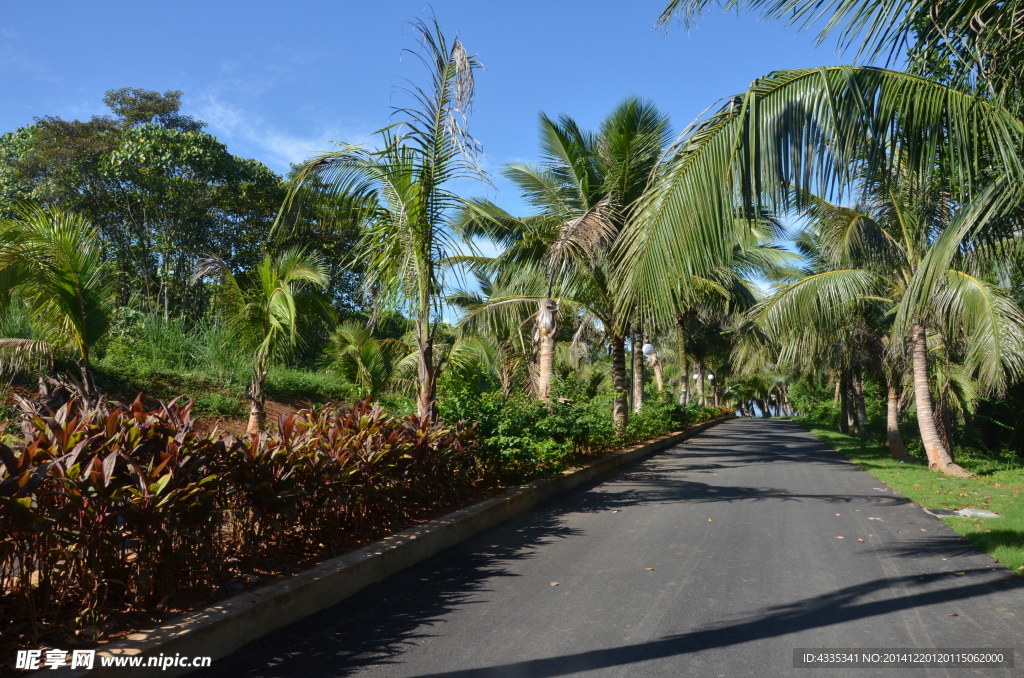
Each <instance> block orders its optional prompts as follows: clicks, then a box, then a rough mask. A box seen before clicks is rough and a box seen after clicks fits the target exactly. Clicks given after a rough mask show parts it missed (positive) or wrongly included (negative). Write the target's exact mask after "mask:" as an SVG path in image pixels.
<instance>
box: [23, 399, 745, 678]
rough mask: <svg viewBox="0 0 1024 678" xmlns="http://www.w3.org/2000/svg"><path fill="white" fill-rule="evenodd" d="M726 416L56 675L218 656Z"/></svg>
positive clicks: (209, 611) (109, 648)
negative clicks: (122, 661) (128, 662)
mask: <svg viewBox="0 0 1024 678" xmlns="http://www.w3.org/2000/svg"><path fill="white" fill-rule="evenodd" d="M734 418H735V415H731V414H729V415H723V416H721V417H718V418H716V419H712V420H711V421H707V422H704V423H702V424H698V425H697V426H694V427H692V428H689V429H687V430H685V431H681V432H677V433H670V434H668V435H665V436H662V437H660V438H656V439H654V440H653V441H650V442H647V443H642V444H639V445H634V446H632V447H628V448H626V449H625V450H622V451H619V452H613V453H611V454H608V455H606V456H604V457H602V458H600V459H598V460H597V461H595V462H594V463H592V464H590V465H588V466H585V467H583V468H580V469H570V470H567V471H565V472H563V473H562V475H560V476H558V477H555V478H543V479H540V480H534V481H532V482H529V483H526V484H524V485H520V486H519V487H516V488H513V489H510V490H508V491H507V492H505V493H504V494H502V495H501V496H498V497H494V498H491V499H487V500H484V501H482V502H479V503H477V504H474V505H472V506H468V507H466V508H463V509H460V510H458V511H454V512H452V513H449V514H447V515H445V516H442V517H441V518H437V519H435V520H431V521H428V522H426V523H423V524H422V525H419V526H417V527H413V528H409V529H407V530H404V531H402V532H398V533H396V534H393V535H390V536H388V537H385V538H383V539H381V540H379V541H376V542H374V543H372V544H369V545H367V546H364V547H363V548H361V549H358V550H356V551H352V552H350V553H346V554H345V555H342V556H338V557H336V558H332V559H330V560H327V561H324V562H323V563H320V564H319V565H317V566H315V567H313V568H311V569H309V570H306V571H305V572H300V573H299V574H296V575H292V576H290V577H287V578H285V579H282V580H280V581H277V582H274V583H272V584H268V585H267V586H263V587H260V588H257V589H255V590H253V591H249V592H246V593H241V594H239V595H236V596H232V597H230V598H227V599H225V600H223V601H221V602H219V603H215V604H213V605H211V606H209V607H206V608H204V609H201V610H196V611H195V612H191V613H189V614H186V615H183V616H181V617H178V618H176V619H174V620H171V621H170V622H169V623H167V624H165V625H163V626H160V627H158V628H155V629H151V630H147V631H141V632H138V633H133V634H131V635H130V636H128V637H127V639H126V640H123V641H119V642H117V643H112V644H110V645H106V646H103V647H102V648H98V649H97V652H96V654H97V661H96V666H95V668H94V669H93V670H89V671H86V670H76V671H74V672H71V673H66V674H62V675H65V676H68V678H71V677H75V678H79V677H81V678H84V677H85V676H108V675H109V676H115V675H120V673H119V671H120V672H123V669H120V668H117V667H109V668H107V669H106V670H104V669H103V668H102V667H101V666H100V665H99V657H100V656H103V655H107V656H110V655H126V656H135V655H143V656H147V657H148V656H153V655H157V654H161V653H162V654H163V655H165V656H168V655H171V656H173V655H174V654H176V653H180V654H181V655H184V656H193V657H198V656H209V657H212V658H213V660H217V659H222V658H224V657H226V656H227V655H229V654H231V653H233V652H235V651H236V650H238V649H240V648H242V647H244V646H245V645H248V644H249V643H252V642H254V641H256V640H257V639H259V638H261V637H263V636H265V635H267V634H269V633H272V632H274V631H276V630H278V629H280V628H282V627H285V626H287V625H289V624H293V623H295V622H297V621H299V620H301V619H304V618H306V617H308V616H310V615H312V614H315V613H317V612H320V611H321V610H324V609H326V608H328V607H331V606H333V605H337V604H338V603H340V602H342V601H343V600H345V599H346V598H348V597H350V596H352V595H354V594H356V593H358V592H359V591H361V590H363V589H365V588H366V587H368V586H370V585H371V584H375V583H377V582H379V581H382V580H384V579H386V578H388V577H390V576H392V575H394V574H397V573H399V572H401V571H402V570H405V569H407V568H409V567H412V566H413V565H416V564H418V563H421V562H423V561H424V560H427V559H428V558H430V557H431V556H434V555H436V554H437V553H440V552H441V551H443V550H445V549H447V548H449V547H451V546H455V545H456V544H458V543H460V542H463V541H465V540H467V539H469V538H471V537H474V536H476V535H477V534H479V533H481V532H483V531H484V530H488V529H490V528H492V527H495V526H497V525H499V524H501V523H503V522H505V521H506V520H509V519H510V518H514V517H516V516H519V515H521V514H523V513H525V512H527V511H529V510H530V509H532V508H534V507H535V506H537V505H538V504H540V503H541V502H544V501H546V500H548V499H550V498H552V497H554V496H556V495H559V494H562V493H564V492H568V491H569V490H573V489H575V488H577V487H579V486H580V485H583V484H585V483H587V482H589V481H591V480H593V479H595V478H597V477H598V476H601V475H604V474H606V473H609V472H610V471H613V470H615V469H617V468H619V467H621V466H625V465H627V464H630V463H633V462H635V461H639V460H640V459H643V458H645V457H648V456H650V455H652V454H654V453H655V452H660V451H661V450H664V449H665V448H668V447H672V446H673V445H676V444H677V443H680V442H682V441H683V440H686V439H687V438H690V437H692V436H694V435H696V434H698V433H700V432H702V431H704V430H706V429H708V428H710V427H712V426H715V425H716V424H720V423H722V422H724V421H728V420H730V419H734ZM190 672H191V671H190V670H189V669H184V668H174V667H172V668H168V669H167V670H161V669H160V668H158V667H154V668H147V667H143V668H139V669H133V670H132V675H133V676H163V677H166V678H169V677H170V676H181V675H185V674H187V673H190ZM41 673H42V672H40V675H41ZM33 675H35V674H33Z"/></svg>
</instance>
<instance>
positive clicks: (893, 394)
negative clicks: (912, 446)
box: [885, 380, 910, 461]
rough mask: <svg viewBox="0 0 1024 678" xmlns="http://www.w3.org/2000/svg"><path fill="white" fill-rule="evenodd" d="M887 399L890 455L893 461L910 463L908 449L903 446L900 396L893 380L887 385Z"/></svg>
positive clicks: (887, 436)
mask: <svg viewBox="0 0 1024 678" xmlns="http://www.w3.org/2000/svg"><path fill="white" fill-rule="evenodd" d="M886 398H887V403H886V408H885V410H886V417H885V444H886V445H888V446H889V453H890V454H891V455H892V458H893V459H897V460H899V461H910V455H909V454H907V447H906V445H904V444H903V436H902V435H901V434H900V394H899V391H898V390H897V388H896V386H895V384H893V383H892V381H891V380H890V381H889V382H888V383H887V384H886Z"/></svg>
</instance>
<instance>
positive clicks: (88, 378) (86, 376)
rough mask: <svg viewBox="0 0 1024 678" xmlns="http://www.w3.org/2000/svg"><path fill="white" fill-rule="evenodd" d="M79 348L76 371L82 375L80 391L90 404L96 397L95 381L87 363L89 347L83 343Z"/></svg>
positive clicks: (90, 367)
mask: <svg viewBox="0 0 1024 678" xmlns="http://www.w3.org/2000/svg"><path fill="white" fill-rule="evenodd" d="M79 348H80V353H81V355H82V357H81V358H80V359H79V361H78V371H79V373H80V374H81V375H82V391H83V392H84V393H83V395H84V396H85V397H86V399H87V400H88V401H89V403H88V404H90V405H91V404H92V400H93V399H94V398H95V397H96V382H95V381H94V380H93V375H92V366H91V365H90V364H89V347H88V346H85V345H84V344H83V345H81V346H80V347H79Z"/></svg>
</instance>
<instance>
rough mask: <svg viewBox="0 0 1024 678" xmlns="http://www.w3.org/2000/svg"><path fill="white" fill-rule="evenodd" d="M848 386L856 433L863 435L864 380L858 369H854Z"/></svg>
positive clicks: (865, 430) (864, 431) (864, 409)
mask: <svg viewBox="0 0 1024 678" xmlns="http://www.w3.org/2000/svg"><path fill="white" fill-rule="evenodd" d="M850 385H851V386H852V387H853V409H854V415H855V418H856V422H857V433H858V434H859V435H864V434H865V433H866V432H867V425H868V410H867V406H866V405H865V404H864V379H863V377H862V376H861V373H860V369H854V371H853V374H852V379H851V380H850Z"/></svg>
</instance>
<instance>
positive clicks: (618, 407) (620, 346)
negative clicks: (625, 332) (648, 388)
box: [612, 336, 629, 431]
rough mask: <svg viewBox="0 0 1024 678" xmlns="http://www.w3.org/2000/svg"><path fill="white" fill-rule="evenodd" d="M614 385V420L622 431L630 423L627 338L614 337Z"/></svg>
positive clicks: (617, 428)
mask: <svg viewBox="0 0 1024 678" xmlns="http://www.w3.org/2000/svg"><path fill="white" fill-rule="evenodd" d="M612 387H613V388H614V389H615V399H614V401H613V403H612V421H613V422H614V423H615V430H616V431H622V430H623V429H625V428H626V425H627V424H628V423H629V403H628V402H627V395H626V338H625V337H623V336H613V337H612Z"/></svg>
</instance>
